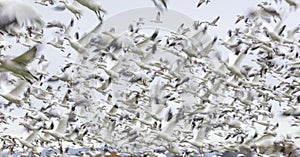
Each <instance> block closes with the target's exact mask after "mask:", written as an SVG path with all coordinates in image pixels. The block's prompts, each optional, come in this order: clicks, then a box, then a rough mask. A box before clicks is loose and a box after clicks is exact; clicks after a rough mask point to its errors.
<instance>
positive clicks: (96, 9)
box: [76, 0, 106, 21]
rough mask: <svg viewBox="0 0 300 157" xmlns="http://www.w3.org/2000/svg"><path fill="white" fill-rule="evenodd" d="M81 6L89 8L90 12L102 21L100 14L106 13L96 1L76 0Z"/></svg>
mask: <svg viewBox="0 0 300 157" xmlns="http://www.w3.org/2000/svg"><path fill="white" fill-rule="evenodd" d="M76 1H77V2H78V3H80V4H81V5H83V6H85V7H87V8H89V9H90V10H92V11H94V12H95V13H96V15H97V17H98V18H99V19H100V20H101V21H102V17H101V15H100V12H103V13H106V10H105V9H104V8H103V7H102V6H101V5H100V4H99V3H98V1H97V0H76Z"/></svg>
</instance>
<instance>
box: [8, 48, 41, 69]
mask: <svg viewBox="0 0 300 157" xmlns="http://www.w3.org/2000/svg"><path fill="white" fill-rule="evenodd" d="M36 52H37V47H36V46H34V47H32V48H31V49H30V50H28V51H26V52H24V53H23V54H21V55H20V56H18V57H16V58H14V59H13V60H12V61H14V62H17V63H19V64H21V65H24V66H25V65H27V64H28V63H30V62H32V61H33V59H34V58H35V56H36Z"/></svg>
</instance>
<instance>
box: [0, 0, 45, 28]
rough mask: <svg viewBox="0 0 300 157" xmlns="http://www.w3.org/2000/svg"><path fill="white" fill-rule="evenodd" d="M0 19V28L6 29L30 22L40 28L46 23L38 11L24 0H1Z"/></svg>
mask: <svg viewBox="0 0 300 157" xmlns="http://www.w3.org/2000/svg"><path fill="white" fill-rule="evenodd" d="M0 19H1V20H0V29H1V30H5V31H8V30H10V29H11V28H10V27H21V26H23V25H24V24H28V23H30V24H33V25H35V26H37V27H39V28H40V27H42V26H43V25H44V22H43V20H42V19H41V16H40V15H39V14H38V12H37V11H36V10H35V9H34V8H33V7H32V6H31V5H29V4H27V3H26V1H22V0H1V1H0Z"/></svg>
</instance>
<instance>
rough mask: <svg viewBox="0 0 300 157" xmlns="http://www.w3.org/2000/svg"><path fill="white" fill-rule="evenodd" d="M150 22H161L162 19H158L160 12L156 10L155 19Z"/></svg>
mask: <svg viewBox="0 0 300 157" xmlns="http://www.w3.org/2000/svg"><path fill="white" fill-rule="evenodd" d="M150 22H153V23H162V21H161V19H160V12H157V14H156V17H155V20H151V21H150Z"/></svg>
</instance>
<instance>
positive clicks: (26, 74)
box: [0, 46, 38, 84]
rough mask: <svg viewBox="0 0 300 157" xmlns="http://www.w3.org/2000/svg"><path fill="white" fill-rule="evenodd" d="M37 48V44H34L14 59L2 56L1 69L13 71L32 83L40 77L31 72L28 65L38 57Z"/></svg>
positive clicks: (0, 60)
mask: <svg viewBox="0 0 300 157" xmlns="http://www.w3.org/2000/svg"><path fill="white" fill-rule="evenodd" d="M37 50H38V48H37V46H34V47H32V48H31V49H29V50H28V51H26V52H24V53H23V54H21V55H20V56H18V57H15V58H14V59H8V58H7V57H4V56H2V57H1V58H0V71H9V72H12V73H13V74H14V75H16V76H18V77H21V78H24V79H25V80H27V81H28V82H30V83H31V84H32V83H33V81H35V80H38V79H37V78H36V77H35V76H34V75H33V74H31V72H30V71H29V70H28V69H27V68H26V66H27V65H28V64H29V63H31V62H32V61H33V60H34V59H35V58H36V53H37Z"/></svg>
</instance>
